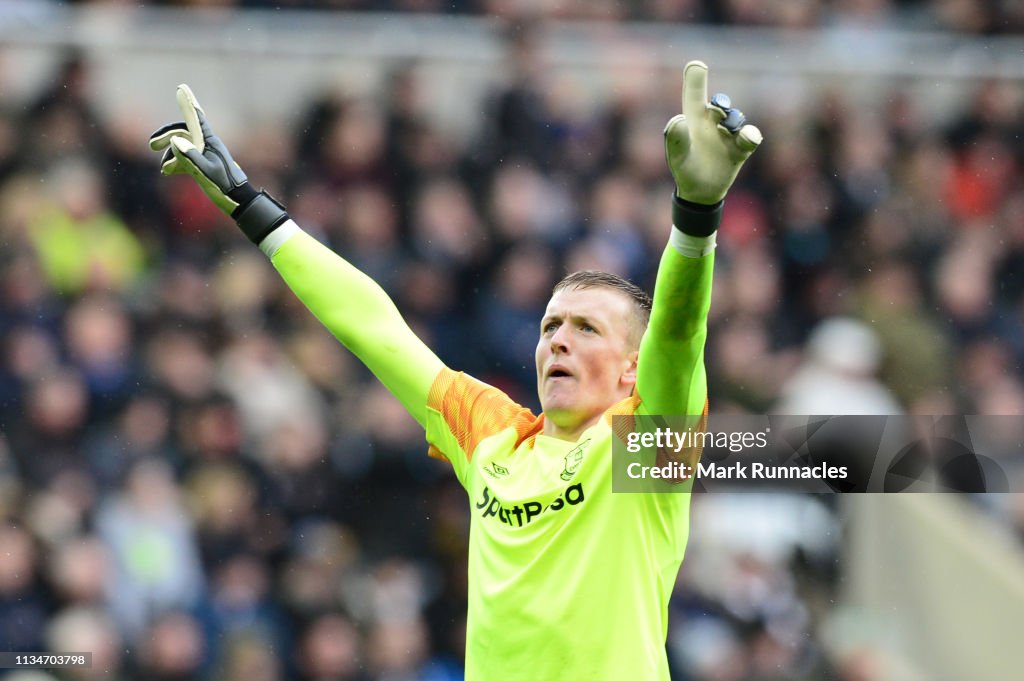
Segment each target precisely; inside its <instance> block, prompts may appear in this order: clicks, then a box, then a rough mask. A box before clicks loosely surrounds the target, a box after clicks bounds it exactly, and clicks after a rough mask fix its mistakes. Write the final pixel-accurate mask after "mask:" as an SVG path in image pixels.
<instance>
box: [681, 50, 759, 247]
mask: <svg viewBox="0 0 1024 681" xmlns="http://www.w3.org/2000/svg"><path fill="white" fill-rule="evenodd" d="M759 144H761V131H760V130H758V129H757V127H756V126H753V125H750V124H748V123H747V119H746V117H745V116H744V115H743V112H742V111H740V110H739V109H735V108H733V106H732V102H731V101H730V99H729V97H728V95H724V94H716V95H715V96H714V97H712V98H711V101H708V67H707V64H705V63H704V62H701V61H691V62H690V63H688V64H687V65H686V67H685V68H684V70H683V113H681V114H679V115H677V116H674V117H673V118H672V119H671V120H670V121H669V122H668V124H667V125H666V126H665V157H666V159H667V161H668V167H669V170H671V171H672V177H673V178H674V179H675V181H676V191H675V194H674V195H673V200H672V219H673V220H672V221H673V224H674V225H675V226H676V227H677V228H678V229H680V230H682V231H683V232H685V233H687V234H692V235H693V236H707V235H709V234H711V233H712V232H714V231H715V230H716V229H717V228H718V222H719V221H720V219H721V204H722V200H723V199H724V198H725V195H726V193H727V192H728V191H729V187H731V186H732V183H733V181H734V180H735V179H736V174H737V173H739V171H740V168H741V167H742V166H743V162H744V161H746V160H747V158H749V157H750V154H752V153H753V152H754V150H755V149H757V147H758V145H759ZM701 215H706V219H701V217H700V216H701Z"/></svg>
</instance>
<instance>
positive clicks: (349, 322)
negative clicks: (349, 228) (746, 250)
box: [150, 62, 761, 681]
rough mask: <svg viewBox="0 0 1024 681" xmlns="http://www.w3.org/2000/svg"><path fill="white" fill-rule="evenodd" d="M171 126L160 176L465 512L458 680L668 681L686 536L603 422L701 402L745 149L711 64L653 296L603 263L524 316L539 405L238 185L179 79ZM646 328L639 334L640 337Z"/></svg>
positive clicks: (669, 499)
mask: <svg viewBox="0 0 1024 681" xmlns="http://www.w3.org/2000/svg"><path fill="white" fill-rule="evenodd" d="M177 97H178V103H179V106H180V108H181V110H182V112H183V114H184V116H185V121H184V122H181V123H175V124H172V125H169V126H166V127H164V128H162V129H160V130H158V131H157V132H156V133H154V134H153V136H152V137H151V139H150V145H151V147H152V148H153V149H154V150H156V151H162V152H163V157H162V162H161V166H162V171H163V173H164V174H174V173H188V174H189V175H191V176H192V177H194V178H195V179H196V180H197V181H198V182H199V184H200V186H201V187H202V188H203V190H204V191H205V192H206V194H207V195H208V196H209V197H210V198H211V199H212V200H213V201H214V202H215V203H216V204H217V205H218V206H219V207H220V208H221V209H223V210H224V211H225V212H226V213H229V214H230V215H231V216H232V217H233V218H234V219H235V221H236V223H237V224H238V225H239V227H240V228H241V229H242V231H243V232H244V233H245V234H246V236H248V237H249V238H250V239H251V240H252V241H253V242H254V243H256V244H258V245H259V247H260V248H261V249H262V250H263V251H264V252H265V253H266V254H267V255H268V256H269V257H270V259H271V261H272V262H273V265H274V267H275V268H276V269H277V270H278V272H279V273H280V274H281V276H282V277H283V278H284V280H285V281H286V282H287V283H288V285H289V286H290V287H291V289H292V290H293V291H294V292H295V294H296V295H297V296H298V297H299V298H300V299H301V300H302V301H303V302H304V303H305V304H306V305H307V306H308V307H309V309H310V310H311V311H312V312H313V313H314V314H315V315H316V316H317V318H318V319H319V320H320V321H321V322H322V323H323V324H324V325H325V326H326V327H327V328H328V329H330V330H331V332H332V333H334V335H335V336H336V337H337V338H338V340H340V341H341V342H342V343H343V344H344V345H345V346H346V347H347V348H349V350H351V351H352V352H353V353H355V354H356V356H358V357H359V359H360V360H362V361H363V362H364V363H365V364H366V365H367V366H368V367H369V368H370V369H371V370H372V371H373V372H374V374H376V376H377V377H378V378H379V379H380V380H381V381H382V382H383V383H384V385H385V386H387V388H388V389H389V390H390V391H391V392H392V393H394V395H395V396H396V397H397V398H398V400H399V401H400V402H401V403H402V404H403V405H404V406H405V408H406V409H408V410H409V412H410V413H411V414H412V415H413V416H414V417H415V418H416V420H417V421H419V423H420V424H421V425H422V426H423V427H424V428H425V429H426V435H427V441H428V442H429V444H430V453H431V454H432V455H434V456H438V457H442V458H444V459H446V460H448V461H450V462H451V464H452V467H453V469H454V470H455V474H456V476H458V479H459V481H460V482H461V483H462V485H463V487H465V489H466V491H467V493H468V495H469V501H470V511H471V513H472V518H473V519H472V529H471V532H470V554H469V555H470V557H469V592H470V593H469V613H468V630H467V645H466V678H467V679H468V680H469V681H481V680H483V681H518V680H520V679H521V680H523V681H526V680H529V681H548V680H550V681H555V680H558V681H572V680H577V679H578V680H580V681H584V680H586V681H595V680H605V679H606V680H608V681H612V680H614V681H620V680H624V679H630V680H632V679H644V680H647V679H651V680H654V679H659V680H662V679H668V664H667V659H666V654H665V636H666V630H667V603H668V599H669V596H670V595H671V592H672V587H673V585H674V583H675V579H676V573H677V571H678V569H679V565H680V563H681V561H682V559H683V551H684V549H685V547H686V540H687V533H688V520H689V515H688V514H689V495H688V494H663V495H659V494H612V489H611V478H612V476H611V442H612V439H613V437H614V435H613V432H612V416H613V415H624V416H641V415H691V416H695V415H701V414H703V413H705V410H706V404H707V403H706V399H707V395H706V392H707V391H706V385H705V374H704V362H703V352H704V350H703V348H704V340H705V336H706V333H707V324H706V322H707V313H708V307H709V304H710V293H711V275H712V266H713V262H714V255H713V251H714V247H715V232H716V229H717V227H718V223H719V221H720V218H721V210H722V201H723V199H724V197H725V194H726V192H727V191H728V189H729V187H730V185H731V184H732V182H733V180H734V179H735V177H736V174H737V172H738V171H739V168H740V166H741V165H742V164H743V161H745V160H746V158H747V157H748V156H749V155H750V154H751V152H752V151H753V150H754V149H755V148H756V147H757V145H758V144H760V142H761V133H760V132H759V131H758V130H757V128H755V127H754V126H752V125H746V124H745V119H744V118H743V115H742V114H741V113H740V112H739V110H737V109H733V108H731V104H730V102H729V99H728V97H726V96H724V95H716V96H715V97H714V98H713V99H712V100H711V102H710V103H709V102H708V101H707V66H705V65H704V64H703V63H701V62H690V63H689V64H687V66H686V68H685V70H684V88H683V114H682V115H679V116H676V117H674V118H673V119H672V120H670V121H669V123H668V125H667V126H666V128H665V143H666V154H667V158H668V163H669V167H670V169H671V171H672V175H673V177H674V179H675V181H676V194H675V196H674V197H673V223H674V227H673V228H672V230H671V236H670V239H669V245H668V246H667V248H666V249H665V252H664V255H663V256H662V260H661V264H660V266H659V270H658V277H657V283H656V286H655V292H654V299H653V304H652V302H651V300H650V299H649V298H648V297H647V296H646V295H645V294H644V293H643V292H642V291H640V290H639V289H637V288H636V287H635V286H633V285H632V284H630V283H628V282H626V281H624V280H622V279H620V278H618V277H615V276H612V275H607V274H602V273H594V272H585V273H577V274H574V275H570V276H569V277H567V278H566V279H564V280H563V281H562V282H561V283H560V284H559V285H558V286H556V288H555V291H554V293H553V295H552V297H551V301H550V302H549V303H548V306H547V310H546V312H545V315H544V318H543V319H542V320H541V323H540V338H539V340H538V343H537V349H536V365H537V389H538V392H539V396H540V402H541V406H542V408H543V413H542V414H541V415H540V416H535V415H533V414H531V413H530V412H529V411H528V410H527V409H524V408H523V407H520V406H519V405H517V404H515V403H514V402H513V401H512V400H511V399H510V398H509V397H507V396H506V395H505V394H504V393H502V392H501V391H499V390H497V389H496V388H493V387H490V386H487V385H485V384H483V383H480V382H479V381H476V380H474V379H472V378H470V377H468V376H466V375H464V374H461V373H456V372H454V371H452V370H451V369H449V368H448V367H446V366H444V364H443V363H442V362H441V361H440V360H439V359H438V358H437V356H435V355H434V353H433V352H431V351H430V349H429V348H427V347H426V346H425V345H424V344H423V343H422V342H421V341H420V340H419V339H418V338H417V337H416V336H415V335H414V334H413V333H412V331H411V330H410V329H409V328H408V326H407V325H406V324H405V322H404V321H403V320H402V318H401V316H400V314H399V312H398V310H397V309H396V308H395V306H394V304H393V303H392V301H391V300H390V299H389V298H388V297H387V295H386V294H385V293H384V291H383V290H381V288H380V287H379V286H377V284H376V283H374V282H373V281H372V280H371V279H369V278H368V277H366V276H365V275H363V274H362V273H361V272H359V271H358V270H356V269H355V268H354V267H352V266H351V265H350V264H349V263H347V262H346V261H345V260H343V259H342V258H340V257H339V256H338V255H336V254H334V253H333V252H331V251H330V250H329V249H327V248H326V247H324V246H322V245H321V244H319V243H318V242H317V241H316V240H314V239H313V238H312V237H310V236H309V235H307V234H306V233H304V232H303V231H302V230H301V229H300V228H299V227H298V226H297V225H296V224H295V223H294V222H293V221H291V220H290V219H289V217H288V214H287V213H286V212H285V210H284V208H283V207H282V206H281V205H280V204H279V203H277V201H275V200H274V199H272V198H271V197H269V196H268V195H267V194H266V193H263V192H257V191H256V190H255V189H253V188H252V187H251V186H250V185H249V183H248V181H247V179H246V176H245V174H244V173H243V172H242V171H241V169H240V168H238V166H237V165H236V164H235V163H234V161H233V160H232V159H231V156H230V154H229V153H228V151H227V149H226V148H225V147H224V145H223V143H222V142H221V141H220V139H219V138H217V137H216V136H214V135H213V133H212V132H211V130H210V127H209V125H208V124H207V121H206V117H205V114H204V112H203V110H202V109H201V108H200V107H199V104H198V103H197V101H196V99H195V97H194V96H193V94H192V92H191V91H190V90H189V89H188V87H187V86H184V85H182V86H180V87H179V88H178V93H177ZM645 329H646V332H645Z"/></svg>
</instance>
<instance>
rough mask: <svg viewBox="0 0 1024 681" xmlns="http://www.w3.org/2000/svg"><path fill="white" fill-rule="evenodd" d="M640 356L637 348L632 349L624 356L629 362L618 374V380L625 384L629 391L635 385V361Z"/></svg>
mask: <svg viewBox="0 0 1024 681" xmlns="http://www.w3.org/2000/svg"><path fill="white" fill-rule="evenodd" d="M639 357H640V351H639V350H633V351H632V352H630V353H629V354H628V355H627V356H626V360H627V361H628V362H629V364H628V365H627V366H626V369H625V371H623V372H622V375H621V376H619V382H620V383H622V384H623V385H625V386H628V387H629V389H630V392H632V391H633V387H634V386H635V385H636V361H637V359H639Z"/></svg>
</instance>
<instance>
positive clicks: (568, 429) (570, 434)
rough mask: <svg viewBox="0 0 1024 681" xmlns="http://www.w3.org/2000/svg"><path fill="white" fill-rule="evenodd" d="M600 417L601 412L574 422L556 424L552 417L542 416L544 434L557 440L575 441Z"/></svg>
mask: <svg viewBox="0 0 1024 681" xmlns="http://www.w3.org/2000/svg"><path fill="white" fill-rule="evenodd" d="M600 419H601V414H597V415H596V416H593V417H591V418H590V419H588V420H586V421H583V422H581V423H576V424H566V423H563V424H558V423H555V421H554V419H551V418H549V417H548V416H547V415H545V417H544V434H545V435H546V436H548V437H553V438H557V439H559V440H567V441H569V442H576V441H577V440H579V439H580V435H583V431H585V430H586V429H587V428H589V427H590V426H592V425H594V424H595V423H597V422H598V421H599V420H600Z"/></svg>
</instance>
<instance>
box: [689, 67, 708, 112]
mask: <svg viewBox="0 0 1024 681" xmlns="http://www.w3.org/2000/svg"><path fill="white" fill-rule="evenodd" d="M707 101H708V66H707V64H705V63H704V62H702V61H691V62H690V63H689V64H687V65H686V67H685V68H684V69H683V113H684V114H685V115H686V117H687V118H689V119H690V120H691V121H695V120H697V119H699V118H701V117H702V116H703V115H704V105H705V103H706V102H707Z"/></svg>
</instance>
